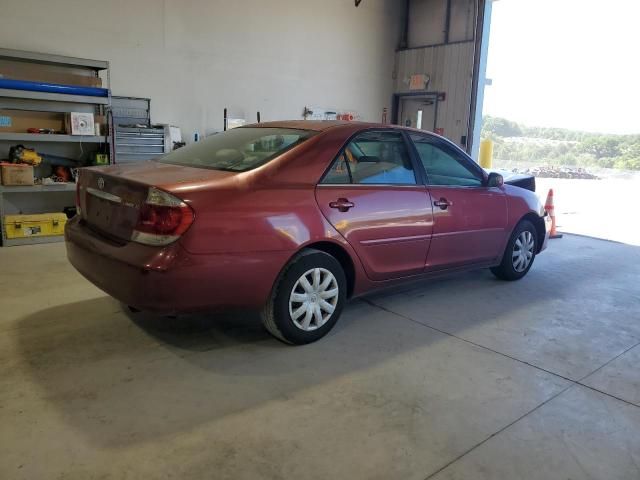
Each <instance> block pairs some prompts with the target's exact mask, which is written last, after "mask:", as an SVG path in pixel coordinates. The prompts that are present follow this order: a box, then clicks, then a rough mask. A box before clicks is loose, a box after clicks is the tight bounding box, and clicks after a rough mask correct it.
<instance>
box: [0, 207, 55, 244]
mask: <svg viewBox="0 0 640 480" xmlns="http://www.w3.org/2000/svg"><path fill="white" fill-rule="evenodd" d="M66 223H67V216H66V215H65V214H64V213H38V214H35V215H5V216H4V229H5V234H6V236H7V238H26V237H47V236H51V235H63V234H64V225H65V224H66Z"/></svg>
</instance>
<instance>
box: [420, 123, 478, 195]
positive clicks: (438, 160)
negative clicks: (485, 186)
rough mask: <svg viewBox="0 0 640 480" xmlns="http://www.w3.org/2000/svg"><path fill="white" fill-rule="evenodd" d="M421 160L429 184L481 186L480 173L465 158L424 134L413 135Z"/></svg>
mask: <svg viewBox="0 0 640 480" xmlns="http://www.w3.org/2000/svg"><path fill="white" fill-rule="evenodd" d="M411 140H413V143H414V145H415V146H416V150H417V151H418V156H419V157H420V161H421V162H422V165H423V166H424V169H425V170H426V172H427V183H428V184H429V185H444V186H462V187H479V186H481V185H482V178H481V177H480V176H479V174H478V173H477V172H475V171H473V170H472V169H471V167H469V166H467V165H465V163H466V162H465V161H464V159H459V158H456V156H454V155H452V154H450V153H449V152H447V151H445V150H443V149H441V148H439V147H438V146H436V145H434V144H432V143H430V142H429V139H428V138H427V137H425V136H423V135H416V134H412V135H411Z"/></svg>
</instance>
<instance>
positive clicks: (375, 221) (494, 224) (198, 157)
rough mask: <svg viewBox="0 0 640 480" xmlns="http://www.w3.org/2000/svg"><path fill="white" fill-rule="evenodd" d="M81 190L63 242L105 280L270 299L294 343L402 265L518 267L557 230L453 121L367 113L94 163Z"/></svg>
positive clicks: (276, 327)
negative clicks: (451, 127) (142, 158)
mask: <svg viewBox="0 0 640 480" xmlns="http://www.w3.org/2000/svg"><path fill="white" fill-rule="evenodd" d="M77 204H78V205H77V206H78V214H77V215H76V216H75V217H74V218H73V219H72V220H71V221H70V222H68V223H67V228H66V232H65V237H66V246H67V254H68V257H69V260H70V261H71V263H72V264H73V265H74V266H75V268H76V269H77V270H78V271H79V272H80V273H82V274H83V275H84V276H85V277H86V278H87V279H88V280H90V281H91V282H93V283H94V284H95V285H97V286H98V287H99V288H101V289H103V290H104V291H105V292H107V293H109V294H110V295H112V296H113V297H115V298H117V299H118V300H120V301H122V302H124V303H126V304H127V305H130V306H132V307H135V308H137V309H142V310H151V311H156V312H160V313H173V314H175V313H182V312H194V311H203V310H206V311H211V310H219V309H231V308H243V309H245V308H252V309H259V310H261V311H262V312H263V319H264V324H265V326H266V328H267V329H268V330H269V331H270V332H271V333H272V334H273V335H275V336H276V337H277V338H279V339H281V340H283V341H285V342H289V343H295V344H302V343H309V342H312V341H315V340H317V339H319V338H321V337H322V336H323V335H325V334H326V333H327V332H328V331H329V330H330V329H331V328H332V327H333V325H334V324H335V323H336V321H337V320H338V318H339V317H340V313H341V311H342V308H343V306H344V303H345V302H346V300H347V299H349V298H352V297H355V296H358V295H362V294H364V293H366V292H369V291H371V290H374V289H378V288H381V287H386V286H389V285H392V284H396V283H398V282H401V281H406V280H408V279H416V278H419V277H425V278H426V277H429V276H431V275H435V274H441V273H443V272H452V271H458V270H461V269H471V268H491V270H492V271H493V273H494V274H495V275H496V276H498V277H499V278H502V279H505V280H517V279H519V278H522V277H523V276H524V275H525V274H526V273H527V272H528V271H529V269H530V268H531V265H532V264H533V261H534V259H535V256H536V254H538V253H540V251H542V250H543V249H544V248H545V246H546V242H547V238H548V233H547V232H548V221H547V216H546V215H545V212H544V208H543V206H542V205H541V204H540V202H539V200H538V198H537V196H536V195H535V193H533V192H531V191H529V190H526V189H524V188H520V187H517V186H514V185H509V184H504V182H503V179H502V177H501V176H500V175H498V174H496V173H491V174H488V173H487V172H485V171H484V170H483V169H482V168H480V167H479V166H478V165H477V164H476V163H475V162H473V160H471V159H470V158H469V157H468V156H467V155H466V154H465V153H464V152H463V151H462V150H460V149H459V148H458V147H456V146H455V145H453V144H452V143H451V142H449V141H447V140H445V139H444V138H442V137H438V136H436V135H433V134H430V133H426V132H424V131H419V130H412V129H408V128H401V127H395V126H388V125H376V124H365V123H341V122H313V121H291V122H270V123H261V124H257V125H250V126H246V127H241V128H237V129H233V130H230V131H227V132H224V133H220V134H217V135H214V136H211V137H209V138H207V139H206V140H204V141H202V142H199V143H196V144H193V145H191V146H189V147H185V148H182V149H180V150H176V151H174V152H172V153H170V154H168V155H166V156H164V157H162V158H160V159H158V160H154V161H148V162H141V163H137V164H124V165H113V166H108V167H94V168H86V169H83V170H81V172H80V177H79V180H78V190H77Z"/></svg>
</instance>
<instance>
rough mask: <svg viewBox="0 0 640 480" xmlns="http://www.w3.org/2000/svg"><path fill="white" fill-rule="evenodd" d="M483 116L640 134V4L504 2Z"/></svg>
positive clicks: (494, 30) (627, 0) (499, 5)
mask: <svg viewBox="0 0 640 480" xmlns="http://www.w3.org/2000/svg"><path fill="white" fill-rule="evenodd" d="M487 78H490V79H491V80H492V82H493V84H492V85H491V86H487V87H486V89H485V101H484V114H485V115H492V116H498V117H504V118H507V119H509V120H515V121H517V122H520V123H523V124H526V125H529V126H540V127H561V128H569V129H575V130H585V131H590V132H601V133H620V134H622V133H640V0H497V1H494V3H493V15H492V19H491V37H490V40H489V57H488V62H487Z"/></svg>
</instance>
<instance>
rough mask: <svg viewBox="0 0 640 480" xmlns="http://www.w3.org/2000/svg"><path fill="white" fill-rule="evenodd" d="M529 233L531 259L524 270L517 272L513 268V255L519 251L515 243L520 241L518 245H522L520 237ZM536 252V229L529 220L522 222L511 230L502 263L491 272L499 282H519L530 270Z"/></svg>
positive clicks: (517, 270)
mask: <svg viewBox="0 0 640 480" xmlns="http://www.w3.org/2000/svg"><path fill="white" fill-rule="evenodd" d="M525 232H529V234H530V235H531V238H532V239H533V249H532V251H531V259H530V261H529V263H528V265H526V268H524V269H522V270H519V269H516V267H515V266H514V260H513V259H514V255H516V252H517V251H519V249H518V247H517V246H516V243H517V242H518V240H519V239H520V243H521V244H522V240H523V238H522V235H523V234H525V235H526V233H525ZM537 251H538V235H537V232H536V227H534V225H533V224H532V223H531V222H530V221H529V220H522V221H520V223H518V225H516V228H515V229H514V230H513V233H512V234H511V237H509V242H508V243H507V248H506V249H505V251H504V255H503V256H502V262H501V263H500V265H498V266H497V267H492V268H491V272H492V273H493V274H494V275H495V276H496V277H498V278H499V279H501V280H508V281H513V280H520V279H521V278H522V277H524V276H525V275H526V274H527V272H528V271H529V270H530V269H531V266H532V265H533V261H534V260H535V258H536V252H537Z"/></svg>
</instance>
